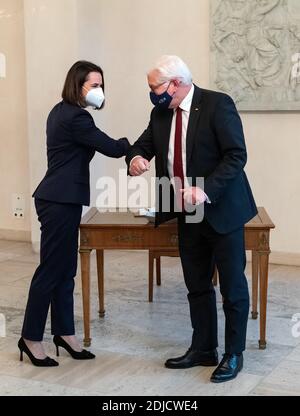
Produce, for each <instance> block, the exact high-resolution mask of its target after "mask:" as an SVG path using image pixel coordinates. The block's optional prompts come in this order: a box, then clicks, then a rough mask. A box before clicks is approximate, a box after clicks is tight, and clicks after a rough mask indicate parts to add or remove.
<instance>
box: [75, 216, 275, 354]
mask: <svg viewBox="0 0 300 416" xmlns="http://www.w3.org/2000/svg"><path fill="white" fill-rule="evenodd" d="M258 210H259V213H258V215H257V216H256V217H255V218H253V220H251V221H250V222H249V223H248V224H246V225H245V245H246V250H251V251H252V318H253V319H256V318H257V316H258V311H257V303H258V282H259V286H260V291H259V303H260V339H259V348H260V349H265V348H266V313H267V290H268V266H269V253H270V245H269V241H270V229H272V228H274V227H275V226H274V224H273V223H272V221H271V219H270V218H269V216H268V214H267V213H266V211H265V209H264V208H258ZM177 246H178V235H177V223H176V222H169V223H165V224H162V225H160V226H159V227H158V228H154V225H153V223H149V222H148V220H147V219H145V218H138V217H135V216H134V214H133V213H131V212H125V213H122V212H116V213H101V212H98V210H97V209H96V208H91V209H90V210H89V211H88V212H87V214H86V215H85V216H84V217H83V219H82V221H81V224H80V249H79V253H80V257H81V276H82V299H83V319H84V345H85V346H90V344H91V337H90V254H91V251H92V250H96V257H97V271H98V289H99V306H100V307H99V315H100V317H104V315H105V309H104V271H103V270H104V267H103V266H104V255H103V251H104V250H128V249H131V250H165V251H168V250H176V248H177ZM152 278H153V277H152Z"/></svg>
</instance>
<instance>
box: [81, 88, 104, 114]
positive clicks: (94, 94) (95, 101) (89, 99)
mask: <svg viewBox="0 0 300 416" xmlns="http://www.w3.org/2000/svg"><path fill="white" fill-rule="evenodd" d="M104 99H105V97H104V93H103V89H102V88H101V87H99V88H92V89H91V90H90V91H89V92H88V93H87V95H86V96H85V101H86V103H87V105H90V106H92V107H94V109H95V110H96V109H98V108H100V107H101V106H102V104H103V101H104Z"/></svg>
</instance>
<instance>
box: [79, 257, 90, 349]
mask: <svg viewBox="0 0 300 416" xmlns="http://www.w3.org/2000/svg"><path fill="white" fill-rule="evenodd" d="M91 251H92V250H86V249H81V250H79V253H80V260H81V280H82V302H83V326H84V340H83V343H84V346H85V347H89V346H90V345H91V338H90V255H91Z"/></svg>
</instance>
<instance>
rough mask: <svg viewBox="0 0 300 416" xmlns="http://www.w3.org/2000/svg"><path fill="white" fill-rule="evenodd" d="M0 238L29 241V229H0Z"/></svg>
mask: <svg viewBox="0 0 300 416" xmlns="http://www.w3.org/2000/svg"><path fill="white" fill-rule="evenodd" d="M0 240H10V241H24V242H31V231H26V230H7V229H0Z"/></svg>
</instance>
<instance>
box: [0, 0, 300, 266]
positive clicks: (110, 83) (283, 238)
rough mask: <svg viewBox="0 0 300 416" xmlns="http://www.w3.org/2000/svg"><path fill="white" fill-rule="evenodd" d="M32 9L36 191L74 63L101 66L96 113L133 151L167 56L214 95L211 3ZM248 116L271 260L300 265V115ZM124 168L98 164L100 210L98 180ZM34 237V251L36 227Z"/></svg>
mask: <svg viewBox="0 0 300 416" xmlns="http://www.w3.org/2000/svg"><path fill="white" fill-rule="evenodd" d="M0 1H2V0H0ZM249 1H250V0H249ZM24 10H25V28H26V57H27V84H28V120H29V125H28V126H29V147H30V166H31V182H30V192H32V191H33V190H34V187H35V186H36V185H37V183H38V182H39V180H40V179H41V178H42V176H43V174H44V172H45V169H46V159H45V133H44V127H45V119H46V116H47V113H48V112H49V109H50V108H51V106H52V105H54V104H55V103H56V102H57V101H58V99H59V95H60V91H61V87H62V84H63V80H64V78H65V75H66V71H67V69H68V67H69V66H70V65H71V64H72V63H73V61H75V60H76V59H90V60H92V61H95V62H96V63H98V64H100V65H101V66H102V67H103V69H104V71H105V80H106V97H107V102H106V104H107V105H106V108H105V109H104V110H103V111H102V112H100V113H93V115H94V117H95V120H96V122H97V124H98V125H99V126H100V127H101V128H102V129H103V130H104V131H106V132H107V133H109V134H111V135H112V136H115V137H120V136H124V135H125V136H128V138H129V139H130V141H131V142H132V143H133V142H134V141H135V140H136V139H137V138H138V136H139V135H140V133H141V132H142V131H143V129H144V128H145V127H146V126H147V124H148V120H149V113H150V110H151V103H150V101H149V97H148V87H147V84H146V72H147V70H148V69H149V68H150V67H151V65H152V64H153V63H154V61H155V60H156V58H157V57H159V56H160V55H161V54H164V53H168V54H169V53H170V54H177V55H179V56H181V57H182V58H183V59H184V60H185V61H186V62H187V63H188V65H189V66H190V68H191V70H192V73H193V75H194V81H195V83H196V84H198V85H199V86H202V87H204V88H209V0H185V1H184V2H182V1H179V0H164V1H161V0H152V1H151V2H149V1H147V0H109V1H108V0H24ZM0 42H1V40H0ZM0 51H1V48H0ZM20 76H21V75H20ZM0 85H1V80H0ZM241 116H242V120H243V124H244V130H245V136H246V140H247V146H248V164H247V168H246V170H247V173H248V176H249V180H250V183H251V185H252V189H253V192H254V195H255V197H256V201H257V204H258V205H262V206H264V207H265V208H266V209H267V211H268V213H269V214H270V216H271V218H272V220H273V221H274V223H275V224H276V230H275V231H274V232H272V234H271V246H272V250H273V251H274V252H275V255H273V257H272V259H273V261H279V262H282V261H290V262H293V263H295V264H297V263H298V264H300V238H299V234H300V225H299V222H298V210H299V207H300V192H299V191H300V189H299V188H300V173H299V169H298V168H297V165H298V163H297V162H298V155H299V154H300V140H299V138H298V134H297V132H298V131H299V127H300V118H299V113H294V114H292V113H257V114H253V113H252V114H250V113H243V114H241ZM1 128H2V127H1ZM1 133H2V131H1ZM12 137H14V135H12ZM24 140H25V139H24ZM123 163H124V162H123V160H112V159H107V158H105V157H103V156H100V155H99V156H97V157H96V158H95V159H94V161H93V164H92V175H91V176H92V203H94V202H95V198H96V196H97V191H96V189H95V183H96V179H97V178H98V177H99V176H101V175H104V174H105V175H109V174H110V175H112V176H117V172H118V168H123V166H124V164H123ZM15 172H16V174H17V173H18V169H17V168H16V171H15ZM24 172H25V171H24ZM151 173H153V170H152V172H151ZM148 177H149V175H148ZM4 184H5V183H4ZM2 187H3V181H2V179H1V178H0V189H1V188H2ZM33 218H35V214H33ZM0 228H1V227H0ZM33 231H34V234H33V241H35V242H36V241H37V239H38V236H39V232H38V227H37V224H36V223H34V224H33ZM282 253H289V254H290V256H289V257H287V256H286V255H285V257H282Z"/></svg>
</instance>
